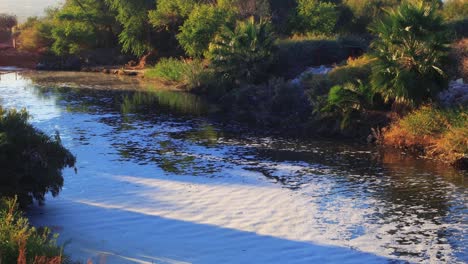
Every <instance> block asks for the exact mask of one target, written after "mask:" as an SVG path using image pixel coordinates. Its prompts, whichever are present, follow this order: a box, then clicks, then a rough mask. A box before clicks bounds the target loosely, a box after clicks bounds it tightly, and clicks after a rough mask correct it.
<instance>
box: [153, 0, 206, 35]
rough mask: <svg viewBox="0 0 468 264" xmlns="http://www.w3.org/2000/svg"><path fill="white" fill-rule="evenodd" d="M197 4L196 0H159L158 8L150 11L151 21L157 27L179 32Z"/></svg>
mask: <svg viewBox="0 0 468 264" xmlns="http://www.w3.org/2000/svg"><path fill="white" fill-rule="evenodd" d="M196 4H197V1H194V0H159V1H157V4H156V9H155V10H151V11H150V12H149V19H150V23H151V24H152V25H153V26H154V27H156V28H157V29H165V30H168V31H171V32H177V31H178V30H179V27H180V26H181V25H182V24H183V22H184V21H185V19H187V17H188V16H189V15H190V13H191V12H192V10H193V9H194V8H195V6H196Z"/></svg>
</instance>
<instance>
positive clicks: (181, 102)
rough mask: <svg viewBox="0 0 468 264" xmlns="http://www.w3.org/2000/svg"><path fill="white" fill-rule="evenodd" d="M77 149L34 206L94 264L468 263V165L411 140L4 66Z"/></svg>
mask: <svg viewBox="0 0 468 264" xmlns="http://www.w3.org/2000/svg"><path fill="white" fill-rule="evenodd" d="M0 77H1V78H0V103H1V104H2V105H3V106H6V107H16V108H26V109H27V110H28V111H29V112H30V113H31V114H32V119H31V122H32V123H33V124H34V125H35V126H36V127H38V128H40V129H41V130H43V131H45V132H46V133H48V134H54V133H55V131H59V132H60V135H61V137H62V141H63V143H64V144H65V145H66V147H68V148H69V149H70V150H71V151H72V152H73V153H74V154H75V155H76V156H77V173H75V171H74V170H73V169H67V170H65V171H64V177H65V185H64V188H63V190H62V192H61V194H60V195H59V196H58V197H56V198H52V197H49V198H48V199H47V201H46V205H45V206H42V207H39V206H34V207H33V208H31V211H30V213H29V214H30V217H31V220H32V222H33V223H34V224H36V225H47V226H50V227H52V228H53V230H54V231H56V232H58V233H60V242H62V243H65V242H66V247H65V250H66V252H67V254H69V255H71V257H72V258H73V259H75V260H80V261H83V262H86V261H87V260H92V261H93V262H94V263H406V262H410V263H466V262H468V239H467V236H468V235H467V230H468V216H467V215H468V214H467V213H468V210H467V208H468V207H467V199H466V198H467V187H468V184H467V179H468V174H467V173H466V172H460V171H456V170H454V169H452V168H450V167H447V166H444V165H441V164H439V163H437V162H434V161H428V160H423V159H421V158H418V157H414V156H412V155H409V154H406V153H402V152H401V151H389V150H387V151H382V150H379V149H377V148H374V147H372V146H362V145H356V144H352V143H346V142H334V141H329V140H328V141H327V140H298V139H290V138H283V137H279V136H270V137H266V136H259V135H256V134H255V133H254V132H252V131H249V130H248V129H233V126H232V124H230V123H229V122H224V123H217V122H214V121H212V119H210V118H207V116H208V115H209V113H210V112H213V111H214V110H215V109H216V107H215V106H211V105H209V104H208V103H206V102H205V101H204V100H203V98H200V97H197V96H194V95H190V94H184V93H180V92H174V91H169V90H162V89H156V88H155V87H152V85H150V84H148V83H144V82H143V81H142V80H139V79H131V78H128V79H127V78H119V77H115V76H108V75H102V74H88V73H73V74H72V73H40V72H13V73H8V74H3V75H0Z"/></svg>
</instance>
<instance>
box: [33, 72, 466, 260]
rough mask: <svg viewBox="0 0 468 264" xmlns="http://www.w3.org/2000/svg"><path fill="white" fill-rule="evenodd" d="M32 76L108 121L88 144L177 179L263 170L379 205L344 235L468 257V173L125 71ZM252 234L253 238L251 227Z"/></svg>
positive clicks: (331, 195)
mask: <svg viewBox="0 0 468 264" xmlns="http://www.w3.org/2000/svg"><path fill="white" fill-rule="evenodd" d="M27 76H28V77H29V78H31V80H32V82H33V84H34V85H31V87H30V88H28V89H33V91H34V93H35V94H36V96H38V97H41V98H52V99H53V100H55V103H56V104H57V105H58V106H60V107H61V108H62V109H66V111H67V112H68V113H69V114H72V115H92V116H93V117H95V120H97V122H99V124H97V126H101V125H102V126H106V127H108V128H109V129H110V131H109V132H106V133H104V134H101V135H96V134H93V133H94V132H93V133H91V131H86V130H85V129H84V128H83V129H82V128H78V129H76V130H75V131H74V132H73V133H75V134H76V135H75V137H76V140H77V141H79V143H80V144H81V145H86V144H91V143H89V142H90V141H91V140H90V139H92V138H98V139H99V140H101V141H108V142H109V144H110V146H111V147H112V148H113V149H114V150H115V152H116V153H117V158H116V159H117V160H116V161H118V162H132V163H135V164H139V165H141V166H157V167H158V168H160V169H162V170H163V171H164V172H165V173H166V174H167V175H168V176H169V177H172V179H173V180H174V181H184V180H185V179H184V177H183V176H184V175H191V176H194V175H195V176H203V177H208V178H212V177H223V176H220V174H222V172H223V171H225V170H229V169H233V168H235V169H236V170H239V171H241V170H242V171H249V172H256V173H258V174H259V175H263V176H264V177H265V178H266V179H268V180H269V181H271V182H274V183H277V184H280V185H281V186H282V187H283V188H288V189H290V190H293V191H295V192H299V193H306V194H307V195H309V196H310V197H313V198H314V199H316V203H317V204H319V205H320V206H321V207H322V208H323V210H324V211H326V210H327V208H328V207H329V206H330V205H333V204H336V203H339V201H340V200H343V199H352V200H353V202H354V203H355V206H356V207H357V208H372V212H371V213H369V214H368V215H366V216H365V221H366V223H363V226H361V227H359V228H356V230H355V231H352V232H351V233H352V234H351V235H350V237H348V238H346V239H349V240H352V239H354V238H357V237H359V236H360V235H362V232H364V231H360V230H364V229H370V228H372V230H373V232H374V234H375V235H374V238H373V239H375V241H382V240H383V239H384V238H387V240H388V242H380V243H379V245H380V246H381V247H383V248H386V249H388V250H391V252H390V253H389V254H390V255H392V256H410V257H413V258H414V259H415V260H418V261H427V260H428V258H429V257H430V258H431V261H440V262H447V261H448V260H447V254H453V255H455V256H456V258H457V259H458V260H462V261H465V260H467V261H468V259H467V258H468V252H467V251H468V246H467V245H468V238H467V235H466V226H465V225H463V223H466V222H467V219H466V217H467V205H466V190H467V187H468V185H467V181H466V180H467V177H468V174H467V173H466V172H460V171H456V170H454V169H452V168H449V167H447V166H445V165H442V164H440V163H437V162H434V161H428V160H423V159H420V158H418V157H414V156H411V155H405V154H403V153H402V152H401V151H396V150H395V151H393V150H381V149H378V148H375V147H371V146H362V145H354V144H350V143H343V142H332V141H309V140H299V139H289V138H281V137H276V136H275V137H258V136H254V135H252V134H249V133H248V132H247V133H246V132H245V131H246V130H243V131H242V132H238V133H236V132H235V131H232V130H230V131H226V130H224V129H223V127H222V126H221V125H219V124H217V123H215V122H213V121H211V120H210V119H208V118H206V116H207V115H209V114H210V112H212V111H213V109H216V107H215V106H212V105H209V104H208V103H207V102H206V101H205V100H204V99H203V98H201V97H199V96H196V95H191V94H185V93H180V92H177V91H170V90H158V89H155V88H154V87H151V85H149V84H147V83H139V82H137V83H133V82H134V81H133V80H127V79H124V80H119V81H118V84H116V80H115V79H112V78H111V77H104V78H105V79H104V80H100V78H101V77H100V78H93V77H89V76H88V75H83V78H84V79H83V80H81V79H80V81H79V83H78V84H73V82H76V78H77V77H76V76H73V75H65V76H60V75H59V76H55V77H53V78H52V79H51V77H50V76H48V75H39V77H38V76H36V75H35V74H33V75H31V76H29V75H27ZM80 76H81V75H80ZM85 76H88V77H85ZM100 76H101V75H100ZM107 78H109V79H107ZM114 78H115V77H114ZM109 87H112V89H110V88H109ZM129 87H130V88H129ZM311 186H315V187H317V186H319V187H320V186H326V187H327V188H325V187H323V188H319V189H312V190H310V187H311ZM129 214H130V213H129ZM145 217H150V216H145ZM155 219H156V220H155V221H160V222H164V221H172V220H164V219H157V218H155ZM189 224H191V223H186V225H187V226H188V225H189ZM184 225H185V224H184ZM364 226H365V227H364ZM148 228H149V227H148ZM200 228H201V229H204V228H205V227H203V228H202V227H200ZM201 229H200V230H198V231H200V232H201V231H202V230H201ZM141 230H144V229H141ZM244 235H245V236H246V239H247V240H248V239H249V237H250V236H251V235H252V234H244ZM250 238H252V237H250ZM252 239H253V238H252ZM387 240H385V241H387ZM278 243H279V242H278ZM281 243H283V242H281ZM284 243H286V242H284ZM288 243H289V242H288ZM291 243H295V242H291ZM428 248H431V249H433V248H435V249H436V250H435V253H434V254H435V256H429V257H428V255H427V254H428V253H427V252H426V251H428V250H427V249H428ZM448 248H449V249H450V250H453V252H451V251H450V252H449V253H447V249H448ZM439 249H440V250H439ZM431 254H432V253H431Z"/></svg>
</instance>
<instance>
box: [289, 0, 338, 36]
mask: <svg viewBox="0 0 468 264" xmlns="http://www.w3.org/2000/svg"><path fill="white" fill-rule="evenodd" d="M337 21H338V10H337V8H336V5H335V4H333V3H329V2H322V1H319V0H298V1H297V9H296V13H295V14H294V15H293V16H292V18H291V21H290V27H291V31H292V32H293V33H297V34H317V33H318V34H331V33H332V32H333V30H334V28H335V26H336V22H337Z"/></svg>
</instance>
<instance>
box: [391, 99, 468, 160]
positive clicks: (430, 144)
mask: <svg viewBox="0 0 468 264" xmlns="http://www.w3.org/2000/svg"><path fill="white" fill-rule="evenodd" d="M384 143H385V144H386V145H389V146H394V147H401V148H409V149H415V150H420V151H424V152H425V153H426V154H428V155H430V156H434V157H439V158H441V159H443V160H445V161H448V162H455V161H456V160H457V159H460V158H463V157H466V156H467V155H468V112H467V110H466V109H463V108H462V109H455V110H454V109H439V108H437V107H435V106H423V107H421V108H420V109H418V110H415V111H414V112H412V113H410V114H408V115H407V116H405V117H403V118H402V119H400V120H399V121H398V122H396V123H395V124H393V125H392V126H391V127H390V129H389V130H388V131H386V132H385V133H384Z"/></svg>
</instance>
